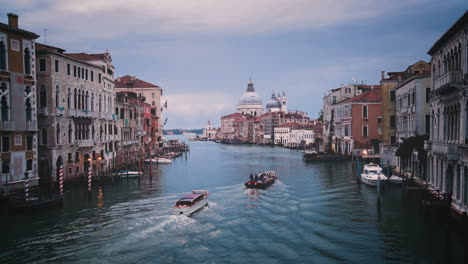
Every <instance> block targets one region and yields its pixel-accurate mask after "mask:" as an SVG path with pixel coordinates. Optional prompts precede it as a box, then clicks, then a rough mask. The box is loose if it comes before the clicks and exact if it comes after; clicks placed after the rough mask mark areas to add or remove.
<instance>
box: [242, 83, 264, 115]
mask: <svg viewBox="0 0 468 264" xmlns="http://www.w3.org/2000/svg"><path fill="white" fill-rule="evenodd" d="M237 113H241V114H242V115H247V114H249V115H251V116H260V115H261V114H262V113H263V104H262V99H261V98H260V96H259V95H258V94H257V93H256V92H255V89H254V85H253V82H252V80H249V82H248V84H247V90H246V91H245V93H244V94H243V95H242V96H241V98H240V99H239V105H238V107H237Z"/></svg>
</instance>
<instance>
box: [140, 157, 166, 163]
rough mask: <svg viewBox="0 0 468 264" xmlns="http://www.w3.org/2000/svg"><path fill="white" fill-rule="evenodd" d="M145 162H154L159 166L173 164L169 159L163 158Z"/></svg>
mask: <svg viewBox="0 0 468 264" xmlns="http://www.w3.org/2000/svg"><path fill="white" fill-rule="evenodd" d="M145 162H148V163H149V162H152V163H158V164H170V163H172V160H171V159H169V158H161V157H156V158H152V159H146V160H145Z"/></svg>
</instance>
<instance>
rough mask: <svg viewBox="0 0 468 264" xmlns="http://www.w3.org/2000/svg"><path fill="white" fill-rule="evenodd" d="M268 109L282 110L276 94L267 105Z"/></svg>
mask: <svg viewBox="0 0 468 264" xmlns="http://www.w3.org/2000/svg"><path fill="white" fill-rule="evenodd" d="M266 108H267V109H270V108H281V103H280V101H279V100H278V99H276V96H275V93H273V94H272V95H271V98H270V100H269V101H268V102H267V104H266Z"/></svg>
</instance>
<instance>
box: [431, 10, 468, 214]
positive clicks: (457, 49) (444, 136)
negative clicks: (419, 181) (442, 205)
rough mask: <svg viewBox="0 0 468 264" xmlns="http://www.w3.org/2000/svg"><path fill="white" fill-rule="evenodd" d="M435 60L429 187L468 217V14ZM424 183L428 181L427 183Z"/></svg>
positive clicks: (436, 48)
mask: <svg viewBox="0 0 468 264" xmlns="http://www.w3.org/2000/svg"><path fill="white" fill-rule="evenodd" d="M428 54H429V55H431V56H432V58H431V65H432V87H433V90H432V92H431V95H430V106H431V128H432V129H431V131H430V138H429V140H428V141H427V142H426V145H425V147H426V150H427V152H428V158H427V164H428V165H427V166H428V168H427V170H428V178H427V181H428V185H429V186H430V188H432V189H435V190H440V191H441V192H442V193H445V194H447V195H450V197H451V200H452V209H454V210H455V211H456V212H458V213H460V214H462V213H468V99H467V98H468V12H465V14H464V15H463V16H462V17H461V18H460V19H458V21H457V22H456V23H455V24H454V25H453V26H452V27H451V28H449V30H448V31H447V32H446V33H445V34H444V35H442V37H441V38H440V39H439V40H438V41H437V42H436V43H435V44H434V45H433V46H432V48H431V49H430V50H429V51H428ZM423 180H424V179H423Z"/></svg>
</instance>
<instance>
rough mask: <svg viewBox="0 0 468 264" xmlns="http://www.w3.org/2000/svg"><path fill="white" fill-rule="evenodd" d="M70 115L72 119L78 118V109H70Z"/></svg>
mask: <svg viewBox="0 0 468 264" xmlns="http://www.w3.org/2000/svg"><path fill="white" fill-rule="evenodd" d="M68 115H69V116H71V117H73V116H76V109H68Z"/></svg>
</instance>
